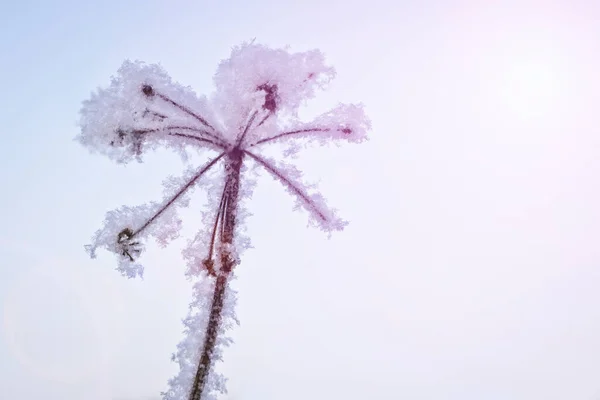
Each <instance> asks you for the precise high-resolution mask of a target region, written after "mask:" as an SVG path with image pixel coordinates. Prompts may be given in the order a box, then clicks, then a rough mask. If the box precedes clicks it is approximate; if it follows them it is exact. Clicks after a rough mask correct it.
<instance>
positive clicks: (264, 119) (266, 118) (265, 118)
mask: <svg viewBox="0 0 600 400" xmlns="http://www.w3.org/2000/svg"><path fill="white" fill-rule="evenodd" d="M271 115H273V113H272V112H269V113H268V114H267V115H265V117H264V118H263V119H262V120H261V121H260V122H259V123H258V125H256V127H257V128H258V127H259V126H261V125H262V124H264V123H265V121H266V120H268V119H269V117H270V116H271Z"/></svg>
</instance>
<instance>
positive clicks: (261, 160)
mask: <svg viewBox="0 0 600 400" xmlns="http://www.w3.org/2000/svg"><path fill="white" fill-rule="evenodd" d="M244 153H245V154H247V155H248V156H250V157H251V158H252V159H254V161H256V162H257V163H259V164H260V165H262V166H263V167H264V168H265V169H266V170H267V171H268V172H269V173H271V175H273V176H274V177H275V178H276V179H278V180H279V181H280V182H282V183H283V184H284V185H285V186H287V187H288V188H289V189H290V190H291V191H292V192H293V193H294V194H295V195H296V196H298V197H299V198H300V199H301V200H302V202H303V203H304V204H305V205H306V206H307V208H308V209H309V210H311V211H313V212H314V213H316V214H317V216H318V217H319V218H320V219H321V220H323V221H325V222H328V219H327V217H326V216H325V214H323V212H322V211H321V210H319V208H318V206H317V205H316V204H315V203H314V201H312V200H311V198H310V197H308V194H306V193H304V192H303V191H302V189H300V188H299V187H298V186H296V184H294V183H293V182H292V181H291V180H289V179H288V178H287V177H286V176H285V175H284V174H283V172H281V171H279V170H278V169H277V168H276V167H275V166H273V165H272V164H271V163H270V162H269V161H267V160H265V159H264V158H262V157H259V156H257V155H256V154H254V153H251V152H249V151H248V150H244Z"/></svg>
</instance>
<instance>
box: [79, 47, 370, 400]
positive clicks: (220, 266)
mask: <svg viewBox="0 0 600 400" xmlns="http://www.w3.org/2000/svg"><path fill="white" fill-rule="evenodd" d="M334 75H335V73H334V70H333V68H331V67H328V66H326V65H325V64H324V58H323V55H322V54H321V53H320V52H319V51H309V52H304V53H293V54H290V53H289V52H288V51H286V50H273V49H269V48H267V47H265V46H261V45H257V44H253V43H251V44H243V45H241V46H238V47H236V48H234V49H233V52H232V55H231V57H230V58H229V59H227V60H224V61H223V62H221V64H220V65H219V67H218V69H217V73H216V75H215V78H214V83H215V87H216V91H215V92H214V93H213V94H212V95H211V96H210V97H205V96H197V95H196V94H195V93H194V92H193V91H192V90H191V89H190V88H188V87H184V86H181V85H179V84H177V83H175V82H173V81H172V80H171V78H170V77H169V76H168V75H167V74H166V73H165V72H164V71H163V70H162V68H161V67H160V66H157V65H146V64H144V63H141V62H130V61H127V62H125V63H124V64H123V66H122V67H121V68H120V69H119V73H118V75H117V76H116V77H114V78H113V79H112V83H111V85H110V86H109V87H108V88H105V89H100V90H98V91H97V92H96V93H94V94H93V95H92V98H91V99H90V100H88V101H86V102H84V106H83V108H82V111H81V115H82V118H81V133H80V135H79V136H78V140H79V141H80V142H81V143H82V144H83V145H85V146H86V147H88V148H89V149H90V150H92V151H94V152H98V153H102V154H104V155H106V156H108V157H109V158H111V159H113V160H115V161H117V162H119V163H126V162H129V161H131V160H133V159H137V160H138V161H141V160H142V156H143V154H144V153H145V152H147V151H150V150H153V149H155V148H157V147H158V146H161V145H164V146H167V147H169V148H172V149H174V150H176V151H178V152H180V153H181V154H182V155H185V154H186V151H187V150H188V149H189V148H200V149H208V150H211V151H214V152H215V153H216V155H215V156H214V157H212V158H211V159H210V160H209V161H208V162H206V163H205V164H204V165H203V166H201V167H199V168H196V169H191V170H190V171H188V172H187V173H186V175H185V176H183V177H182V178H180V179H179V180H174V179H171V180H170V181H169V185H168V188H167V189H168V190H167V191H166V195H165V198H164V199H163V200H162V201H161V202H159V203H151V204H149V205H144V206H138V207H135V208H130V207H122V208H120V209H118V210H115V211H112V212H110V213H108V214H107V218H106V223H105V226H104V228H103V229H101V230H99V231H98V232H97V233H96V235H95V237H94V242H93V244H92V245H90V246H88V250H89V251H90V253H91V254H92V255H94V254H95V250H96V248H98V247H102V248H105V249H107V250H109V251H112V252H114V253H115V254H116V255H117V257H118V258H119V267H118V269H119V270H120V271H121V273H122V274H124V275H125V276H128V277H134V276H138V275H141V274H142V272H143V269H142V267H141V265H140V264H139V262H138V256H139V255H140V254H141V252H142V249H143V243H144V241H145V240H146V239H147V238H148V237H154V238H155V239H157V240H158V241H159V243H161V244H166V243H167V242H168V241H169V240H172V239H174V238H176V237H177V236H178V232H179V228H180V226H181V224H182V221H181V220H180V219H179V217H178V216H177V208H178V207H182V206H186V205H187V201H188V200H187V196H188V194H189V192H191V190H192V189H193V188H194V187H196V186H198V185H199V184H202V185H203V186H204V187H206V188H207V190H209V204H208V206H207V211H205V212H204V214H203V222H204V226H203V228H201V230H200V232H199V233H198V235H197V236H196V238H195V239H194V240H192V241H190V242H189V244H188V247H187V249H185V250H184V256H185V258H186V259H187V261H188V275H189V276H190V277H194V278H195V279H196V280H197V282H196V284H195V290H194V301H193V302H192V304H191V306H190V315H189V316H188V318H187V319H186V320H185V321H184V323H185V327H186V339H185V340H184V342H183V343H182V344H180V345H179V346H178V351H177V354H176V355H175V356H174V359H175V360H176V361H178V362H179V365H180V373H179V374H178V375H177V376H176V377H175V378H173V379H172V380H171V381H170V389H169V390H168V391H167V392H166V393H164V397H165V399H171V400H175V399H177V400H184V399H186V400H187V399H198V400H199V399H202V400H207V399H209V398H212V397H211V396H212V393H213V392H214V391H215V390H216V391H219V390H224V389H223V388H224V387H223V383H224V380H223V379H222V378H221V377H220V376H219V375H217V374H214V373H211V371H212V365H213V364H214V361H215V360H216V359H219V357H220V353H219V351H220V350H219V346H218V344H219V343H220V342H223V344H226V343H227V342H228V340H227V339H226V338H224V336H223V333H224V329H225V328H226V327H228V326H230V325H232V321H235V317H234V314H233V308H232V307H233V304H234V303H235V296H234V294H233V292H231V290H230V289H229V288H228V282H229V279H231V275H232V274H231V273H232V271H233V270H234V267H235V266H236V265H237V264H239V255H240V253H241V252H242V251H243V250H244V249H245V248H247V247H248V246H249V240H248V238H246V237H245V236H244V235H243V218H244V216H245V215H247V214H248V212H247V211H246V210H245V208H244V207H243V204H242V202H243V200H244V199H247V198H249V197H250V196H251V192H252V187H253V185H248V184H247V183H246V181H247V177H246V176H245V175H244V174H245V173H246V172H247V161H250V164H251V165H252V166H253V167H254V168H259V169H260V168H262V169H263V170H264V171H266V172H267V173H268V174H270V175H271V176H272V177H273V178H274V179H276V180H278V181H279V182H280V183H282V184H283V186H284V187H285V188H286V189H287V190H288V192H290V193H291V194H292V195H293V196H294V197H295V198H296V199H297V200H298V204H299V205H300V206H302V207H303V208H304V209H305V210H307V211H308V215H309V217H310V220H311V221H312V222H313V223H314V224H315V225H317V226H319V227H320V228H321V229H323V230H325V231H334V230H341V229H343V227H344V226H345V224H346V222H345V221H343V220H341V219H340V218H339V217H338V216H337V214H336V212H335V210H333V209H330V208H328V207H327V206H326V204H325V200H324V198H323V196H321V195H320V194H319V193H317V192H315V191H314V190H313V189H311V187H310V186H309V185H306V184H303V183H301V182H300V178H301V173H300V171H298V170H296V169H295V168H294V167H293V166H291V165H287V164H285V163H283V162H281V161H275V160H272V159H269V158H267V157H265V156H263V155H261V154H259V153H258V152H257V150H260V148H261V147H264V146H265V145H266V144H269V143H271V144H277V143H284V144H290V143H292V144H295V146H291V147H289V148H288V149H287V150H285V151H282V152H281V158H288V157H290V156H292V155H293V153H295V151H297V149H298V148H299V146H298V143H304V144H305V145H306V144H310V143H314V142H315V141H317V142H319V144H324V143H327V142H328V141H331V140H345V141H349V142H355V143H359V142H361V141H363V140H365V139H366V133H367V131H368V130H369V129H370V125H369V121H368V119H367V118H366V116H365V114H364V112H363V109H362V106H360V105H344V104H342V105H339V106H338V107H336V108H335V109H333V110H331V111H329V112H327V113H325V114H323V115H321V116H319V117H317V118H316V119H314V120H313V121H310V122H302V121H300V120H299V119H298V115H297V114H298V109H299V107H300V106H301V104H302V103H303V102H304V101H306V100H308V99H310V98H312V97H313V96H314V94H315V91H316V90H317V89H322V88H323V87H324V86H325V85H326V84H327V83H328V82H329V81H330V80H331V79H332V78H333V77H334ZM217 164H221V165H222V166H223V168H222V169H220V170H218V169H216V166H217ZM243 178H244V179H243Z"/></svg>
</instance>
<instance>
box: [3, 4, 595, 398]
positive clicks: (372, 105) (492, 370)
mask: <svg viewBox="0 0 600 400" xmlns="http://www.w3.org/2000/svg"><path fill="white" fill-rule="evenodd" d="M0 31H1V32H0V37H1V39H0V54H1V55H2V57H1V61H0V80H1V86H0V87H1V95H0V129H1V135H2V141H1V142H0V184H1V189H0V193H1V195H0V210H2V211H1V214H0V217H1V219H2V223H1V224H0V300H1V308H0V312H1V314H0V393H1V394H0V396H1V397H2V398H5V399H19V400H29V399H40V398H43V399H45V400H82V399H85V400H106V399H114V400H147V399H158V398H159V396H158V393H159V392H160V391H161V390H164V389H165V388H166V381H167V379H168V378H169V377H171V376H172V375H173V374H174V373H175V372H176V365H175V364H173V363H171V362H170V360H169V357H170V354H171V353H172V352H173V351H174V350H175V345H176V343H177V342H178V341H179V339H180V337H181V335H180V332H181V330H182V325H181V323H180V320H181V318H183V317H184V316H185V313H186V307H187V303H188V301H189V299H190V290H189V284H188V283H187V282H186V281H185V279H184V277H183V271H184V268H185V267H184V264H183V262H182V261H181V258H180V255H179V251H180V249H181V247H182V246H183V245H184V243H185V242H184V240H180V241H179V242H176V243H174V244H173V245H172V246H171V247H169V248H168V249H166V250H162V249H158V248H156V247H155V246H150V248H149V250H148V252H147V254H146V257H145V259H144V260H145V265H146V276H145V280H144V281H134V280H129V281H128V280H126V279H123V278H121V277H120V276H119V274H118V273H117V272H115V271H114V270H113V268H114V266H115V260H114V258H113V257H112V256H111V255H110V254H107V253H104V252H102V253H100V254H99V258H98V259H96V260H90V259H89V258H88V257H87V255H86V254H85V252H84V250H83V245H84V244H86V243H89V240H90V237H91V235H92V234H93V233H94V232H95V230H96V229H97V228H99V227H100V225H101V222H102V220H103V218H104V213H105V212H106V211H107V210H109V209H113V208H116V207H118V206H119V205H121V204H129V205H136V204H140V203H143V202H146V201H149V200H152V199H158V198H159V197H160V193H161V192H162V186H161V182H162V179H163V178H165V177H166V176H167V175H169V174H177V173H178V172H179V171H181V170H182V166H181V163H180V161H179V160H178V159H177V157H176V156H175V155H173V154H171V153H169V152H168V151H166V150H165V151H162V152H158V153H156V154H154V155H150V156H148V157H146V162H145V163H144V164H141V165H139V164H132V165H129V166H127V167H122V166H117V165H113V164H112V163H111V162H109V161H108V160H107V159H104V158H102V157H100V156H91V155H89V154H88V152H87V151H86V150H85V149H83V148H81V147H80V146H79V145H77V144H76V143H75V142H73V141H72V138H73V137H74V136H75V135H76V133H77V127H76V121H77V120H78V111H79V108H80V104H81V101H82V100H84V99H87V98H88V96H89V94H90V92H91V91H92V90H93V89H94V88H96V87H97V86H99V85H107V84H108V82H109V77H110V75H111V74H113V73H115V72H116V70H117V69H118V67H119V66H120V65H121V63H122V61H123V60H124V59H125V58H130V59H141V60H145V61H147V62H160V63H162V64H163V66H164V67H165V68H166V69H167V71H168V72H169V73H170V74H171V76H172V77H173V78H174V79H175V80H177V81H179V82H181V83H183V84H186V85H191V86H193V87H194V88H195V89H196V90H197V91H198V92H201V93H208V92H210V91H212V81H211V79H212V74H213V73H214V71H215V68H216V66H217V63H218V62H219V60H220V59H222V58H226V57H228V56H229V52H230V48H231V47H232V46H234V45H236V44H239V43H240V42H242V41H244V40H250V39H252V38H254V37H256V38H257V41H258V42H261V43H265V44H268V45H270V46H275V47H279V46H284V45H287V44H289V45H291V46H292V50H294V51H303V50H307V49H311V48H315V47H316V48H320V49H321V50H322V51H323V52H324V53H325V54H326V56H327V59H328V62H330V63H331V64H333V65H334V66H335V67H336V68H337V70H338V77H337V79H336V80H335V81H334V83H333V84H332V86H331V88H330V90H329V91H328V92H326V93H324V94H323V95H321V96H320V97H319V98H318V99H316V100H315V101H313V102H311V103H310V105H309V106H308V108H307V110H306V113H307V115H308V114H311V113H316V112H321V111H325V110H326V109H328V108H329V107H331V106H333V105H334V104H336V102H338V101H343V102H358V101H362V102H364V103H365V104H366V106H367V111H368V114H369V115H370V117H371V119H372V121H373V132H372V140H371V141H370V142H369V143H367V144H364V145H360V146H344V147H342V148H340V149H337V148H335V147H332V148H330V149H316V150H313V151H306V152H304V153H303V154H302V155H301V157H300V159H299V161H298V162H297V165H298V166H299V167H300V168H302V169H304V170H305V171H306V173H307V176H308V177H312V178H315V179H320V181H321V190H322V192H323V193H324V195H325V196H326V197H327V198H328V199H329V201H330V204H331V205H333V206H335V207H337V208H339V209H340V211H341V213H342V215H343V216H344V217H346V218H347V219H350V220H351V225H350V226H349V227H348V229H347V230H346V231H344V232H342V233H339V234H335V235H334V236H333V238H332V239H331V240H327V239H326V237H325V236H324V235H323V234H321V233H320V232H319V231H318V230H313V229H306V216H305V215H302V213H293V212H291V208H292V205H293V200H292V199H291V198H289V196H288V195H287V194H286V192H285V191H284V190H283V188H281V187H280V186H279V185H278V184H276V183H274V182H273V181H272V180H271V178H268V177H266V178H264V179H261V180H260V181H259V186H258V188H257V190H256V192H255V196H254V198H253V200H252V201H251V202H250V203H249V207H250V209H251V211H253V213H254V217H252V218H250V220H249V224H248V229H249V233H250V235H251V237H252V239H253V244H254V246H255V249H253V250H249V251H247V252H246V253H245V255H244V257H243V260H242V265H241V266H240V267H239V270H238V277H239V279H237V280H236V281H235V287H236V288H237V289H238V290H239V307H238V317H239V319H240V320H241V326H240V327H239V328H237V329H236V330H235V331H233V332H232V335H233V337H234V339H235V342H236V343H235V344H234V345H233V347H231V348H230V349H229V350H228V351H227V352H226V355H225V362H224V363H222V364H219V369H220V370H221V371H223V372H224V373H225V374H226V375H227V376H228V377H229V378H230V382H229V385H228V387H229V394H228V395H226V396H223V398H224V399H232V400H233V399H239V400H244V399H256V400H258V399H260V400H296V399H302V400H305V399H311V400H320V399H323V400H325V399H327V400H330V399H338V398H339V399H347V400H348V399H357V400H358V399H361V400H362V399H366V398H369V399H390V400H391V399H435V400H437V399H440V400H442V399H452V400H454V399H456V400H481V399H486V400H496V399H498V400H500V399H502V400H505V399H510V400H521V399H522V400H531V399H544V400H550V399H564V400H575V399H585V400H593V399H600V306H599V305H600V291H599V290H598V288H599V287H600V265H599V263H600V245H599V243H598V241H599V239H600V179H599V178H600V157H599V156H598V155H599V151H600V132H599V128H598V127H599V125H600V3H598V2H595V1H588V2H584V1H539V2H535V1H475V0H472V1H450V0H448V1H387V2H386V1H380V0H370V1H352V0H349V1H317V0H305V1H298V2H292V1H287V2H286V1H266V0H265V1H254V2H242V1H238V2H234V1H124V0H123V1H117V0H106V1H97V2H92V1H74V0H73V1H66V0H61V1H59V0H57V1H41V0H39V1H18V2H17V1H12V2H8V1H5V2H2V3H1V5H0ZM202 200H203V197H202V196H199V197H198V201H197V202H196V203H193V205H192V207H191V208H190V209H189V211H188V212H187V214H186V216H187V220H188V223H187V225H186V230H185V233H188V234H192V233H193V232H194V224H196V223H197V222H198V214H199V213H198V211H197V210H198V208H197V207H199V206H200V205H201V204H202Z"/></svg>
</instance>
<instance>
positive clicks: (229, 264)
mask: <svg viewBox="0 0 600 400" xmlns="http://www.w3.org/2000/svg"><path fill="white" fill-rule="evenodd" d="M243 156H244V153H243V152H242V151H241V150H239V149H234V150H232V151H231V152H230V153H228V154H227V165H226V174H227V181H226V183H225V189H224V191H223V198H222V201H223V203H222V205H223V207H222V209H221V210H222V214H221V215H222V217H221V227H222V230H221V235H220V240H221V245H222V247H221V257H220V268H219V273H218V276H217V278H216V282H215V290H214V293H213V299H212V305H211V308H210V316H209V318H208V325H207V327H206V332H205V335H204V343H203V346H202V353H201V355H200V360H199V363H198V369H197V370H196V375H195V377H194V382H193V384H192V389H191V392H190V395H189V400H201V398H202V394H203V392H204V389H205V387H206V379H207V377H208V373H209V372H210V369H211V367H212V364H213V353H214V349H215V345H216V343H217V336H218V334H219V329H220V326H221V321H222V320H223V302H224V299H225V290H226V289H227V282H228V279H229V276H230V274H231V271H232V270H233V267H234V266H235V259H234V257H233V256H232V254H231V244H232V243H233V237H234V232H235V223H236V214H237V204H238V197H239V188H240V173H241V168H242V159H243Z"/></svg>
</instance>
